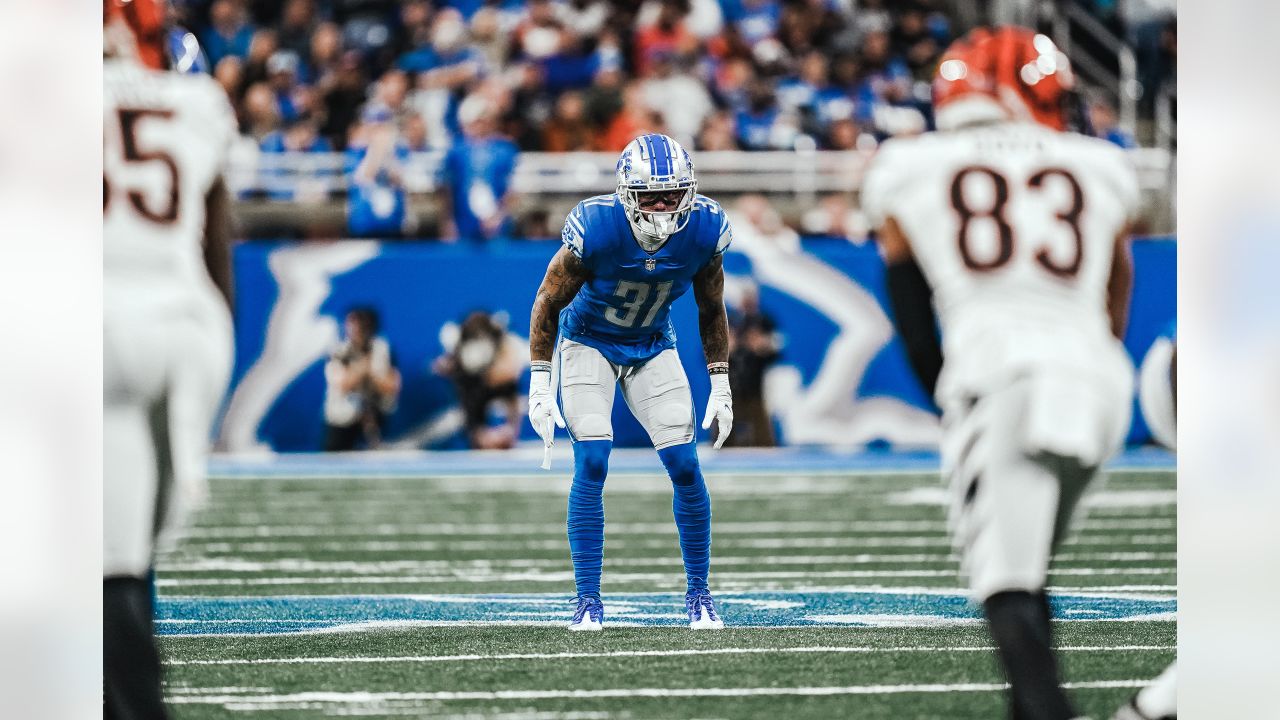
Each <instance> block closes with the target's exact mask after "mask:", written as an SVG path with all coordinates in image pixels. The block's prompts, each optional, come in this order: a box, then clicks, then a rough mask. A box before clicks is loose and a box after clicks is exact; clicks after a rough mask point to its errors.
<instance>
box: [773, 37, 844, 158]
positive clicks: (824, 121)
mask: <svg viewBox="0 0 1280 720" xmlns="http://www.w3.org/2000/svg"><path fill="white" fill-rule="evenodd" d="M778 100H779V105H781V106H782V107H784V108H788V109H792V110H795V111H797V112H799V113H800V114H801V116H802V118H803V119H804V123H803V124H804V130H805V132H807V133H809V134H810V135H813V136H815V137H822V136H825V135H826V134H827V131H828V129H829V128H830V126H831V123H833V122H835V121H836V120H841V119H844V118H847V117H851V116H852V115H853V100H852V99H851V98H850V97H849V96H848V95H847V94H846V93H845V92H844V91H843V90H841V89H840V88H838V87H835V86H833V85H832V84H831V82H830V80H829V71H828V65H827V58H826V56H824V55H823V54H822V53H821V52H820V51H817V50H814V51H811V52H809V53H807V54H805V56H804V57H803V58H802V59H801V61H800V72H799V74H798V75H795V76H792V77H789V78H786V79H784V80H782V81H781V82H779V83H778Z"/></svg>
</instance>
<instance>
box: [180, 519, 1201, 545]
mask: <svg viewBox="0 0 1280 720" xmlns="http://www.w3.org/2000/svg"><path fill="white" fill-rule="evenodd" d="M271 519H273V517H271V516H266V515H261V516H258V515H254V516H252V517H250V516H247V515H246V516H244V518H243V521H242V522H238V523H234V524H227V525H216V524H212V525H211V524H204V525H201V526H198V527H195V528H192V530H191V531H190V533H188V537H193V538H221V537H332V536H334V535H338V536H346V535H344V534H343V533H340V532H338V533H335V532H334V531H335V529H336V527H335V525H331V524H318V525H272V524H269V523H266V524H264V521H266V520H271ZM313 519H318V518H313ZM333 521H334V523H338V524H339V527H340V526H341V525H350V524H353V523H354V524H360V523H364V522H366V521H367V522H369V523H370V527H367V528H363V529H362V531H361V532H359V533H354V534H352V535H353V536H357V537H359V536H366V535H410V536H412V535H417V536H485V535H498V536H502V537H503V538H506V539H507V540H508V541H510V540H511V538H512V537H513V536H518V535H553V534H554V535H562V534H563V533H564V531H565V529H564V524H563V523H476V524H470V523H425V522H424V523H420V524H404V523H398V522H383V521H380V520H378V519H377V518H373V519H368V520H366V519H361V518H351V517H337V516H335V517H334V519H333ZM1175 527H1177V521H1176V520H1175V519H1174V518H1126V519H1094V520H1085V521H1084V522H1082V523H1078V524H1077V525H1076V526H1075V530H1077V531H1086V532H1087V531H1091V530H1130V531H1132V530H1172V529H1174V528H1175ZM713 529H714V531H715V532H716V534H717V535H721V536H723V535H764V534H769V533H775V534H779V533H780V534H792V533H834V534H850V533H858V532H868V533H877V532H905V533H922V532H936V533H945V532H947V523H946V521H943V520H823V521H805V520H797V521H778V522H720V523H716V524H715V526H714V528H713ZM607 530H608V532H609V534H610V535H663V536H671V535H674V534H675V526H674V524H673V523H671V522H669V521H668V522H661V523H615V524H613V525H610V526H609V527H608V528H607Z"/></svg>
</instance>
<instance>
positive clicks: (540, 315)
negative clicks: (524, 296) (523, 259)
mask: <svg viewBox="0 0 1280 720" xmlns="http://www.w3.org/2000/svg"><path fill="white" fill-rule="evenodd" d="M586 281H587V269H586V267H584V266H583V264H582V261H581V260H579V259H578V258H577V257H575V256H574V254H573V253H571V252H569V250H568V249H566V248H560V251H559V252H557V253H556V255H555V257H553V258H551V264H550V265H548V266H547V274H546V276H545V277H543V278H542V285H541V286H539V287H538V295H537V297H535V298H534V300H533V313H532V314H531V316H530V317H529V358H530V359H531V360H534V361H537V360H547V361H550V360H551V352H552V350H554V349H555V343H556V335H557V333H558V332H559V330H560V311H561V310H563V309H564V308H565V306H566V305H568V304H569V302H570V301H572V300H573V296H574V295H577V294H578V289H579V288H581V287H582V283H584V282H586Z"/></svg>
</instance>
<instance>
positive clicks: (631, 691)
mask: <svg viewBox="0 0 1280 720" xmlns="http://www.w3.org/2000/svg"><path fill="white" fill-rule="evenodd" d="M1148 682H1150V679H1139V680H1093V681H1086V682H1075V683H1065V684H1064V685H1063V687H1065V688H1067V689H1068V690H1083V689H1102V688H1136V687H1142V686H1144V685H1146V684H1147V683H1148ZM1007 687H1008V686H1007V685H1005V684H1004V683H947V684H943V683H936V684H918V685H849V686H844V687H741V688H669V687H664V688H602V689H596V690H495V691H471V692H382V693H375V692H367V691H357V692H300V693H290V694H280V695H248V694H246V695H182V696H177V697H172V698H169V701H170V702H173V703H178V704H202V705H234V706H235V707H236V708H237V709H248V708H250V707H255V708H257V707H260V708H263V709H266V708H272V707H279V706H281V705H283V704H291V703H308V704H312V703H314V704H326V703H328V704H351V703H378V702H394V701H423V702H442V701H450V700H454V701H456V700H490V701H491V700H588V699H611V698H663V699H665V698H673V697H760V696H784V697H785V696H799V697H818V696H833V695H897V694H910V693H953V692H1000V691H1003V690H1005V689H1007Z"/></svg>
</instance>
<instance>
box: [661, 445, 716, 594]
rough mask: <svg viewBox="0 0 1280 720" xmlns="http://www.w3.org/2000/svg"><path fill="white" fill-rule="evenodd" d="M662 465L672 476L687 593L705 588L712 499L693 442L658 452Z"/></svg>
mask: <svg viewBox="0 0 1280 720" xmlns="http://www.w3.org/2000/svg"><path fill="white" fill-rule="evenodd" d="M658 457H660V458H662V464H663V465H665V466H666V468H667V474H668V475H670V476H671V484H672V486H673V487H674V488H675V497H674V498H673V499H672V501H671V509H672V511H673V512H674V513H675V516H676V529H677V530H679V531H680V554H681V555H682V556H683V557H684V574H685V576H686V577H687V578H688V581H689V589H688V592H695V591H697V590H706V589H707V575H708V574H709V573H710V570H711V496H710V495H708V494H707V484H706V482H704V481H703V479H702V469H701V468H700V467H698V453H697V451H695V450H694V445H693V443H692V442H690V443H685V444H684V445H675V446H672V447H669V448H663V449H662V450H659V451H658Z"/></svg>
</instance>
